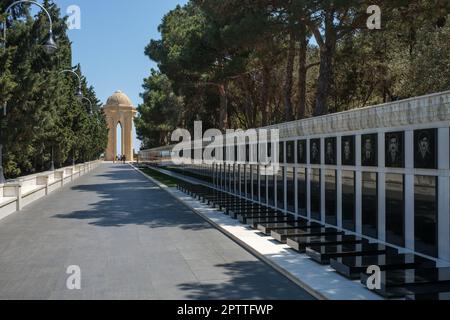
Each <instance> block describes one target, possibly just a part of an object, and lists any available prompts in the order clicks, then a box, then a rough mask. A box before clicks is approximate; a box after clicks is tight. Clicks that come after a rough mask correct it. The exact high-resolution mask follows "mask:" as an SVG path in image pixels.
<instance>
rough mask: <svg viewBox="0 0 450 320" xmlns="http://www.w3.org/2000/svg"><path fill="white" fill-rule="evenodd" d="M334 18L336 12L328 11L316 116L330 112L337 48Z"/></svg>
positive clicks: (321, 54)
mask: <svg viewBox="0 0 450 320" xmlns="http://www.w3.org/2000/svg"><path fill="white" fill-rule="evenodd" d="M333 19H334V13H333V12H328V13H327V14H326V18H325V43H324V44H323V45H322V47H321V48H320V71H319V80H318V83H317V94H316V108H315V110H314V116H321V115H325V114H327V113H328V96H329V91H330V85H331V79H332V72H333V56H334V52H335V48H336V30H335V28H334V25H333V23H334V22H333Z"/></svg>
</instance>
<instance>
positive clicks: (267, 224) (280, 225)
mask: <svg viewBox="0 0 450 320" xmlns="http://www.w3.org/2000/svg"><path fill="white" fill-rule="evenodd" d="M305 226H317V227H323V225H321V224H320V223H317V222H308V220H306V219H296V220H293V221H287V222H284V221H283V222H277V221H261V222H260V223H259V225H258V230H259V231H261V232H262V233H265V234H267V235H270V232H271V231H272V230H280V229H296V228H301V227H305Z"/></svg>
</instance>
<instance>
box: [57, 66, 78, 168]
mask: <svg viewBox="0 0 450 320" xmlns="http://www.w3.org/2000/svg"><path fill="white" fill-rule="evenodd" d="M59 73H60V74H63V73H71V74H73V75H75V76H76V77H77V79H78V90H77V93H76V94H75V96H76V97H77V99H78V101H79V102H81V101H83V98H84V97H83V91H82V90H81V77H80V75H79V74H78V73H76V72H75V71H73V70H70V69H66V70H62V71H60V72H59ZM72 166H73V167H75V147H74V148H73V151H72Z"/></svg>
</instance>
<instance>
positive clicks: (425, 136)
mask: <svg viewBox="0 0 450 320" xmlns="http://www.w3.org/2000/svg"><path fill="white" fill-rule="evenodd" d="M437 141H438V139H437V130H436V129H426V130H416V131H414V167H415V168H417V169H437V159H438V157H437V152H438V151H437Z"/></svg>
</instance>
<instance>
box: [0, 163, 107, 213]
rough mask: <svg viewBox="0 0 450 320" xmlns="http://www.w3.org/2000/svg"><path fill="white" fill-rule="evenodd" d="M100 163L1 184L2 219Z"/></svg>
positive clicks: (0, 205)
mask: <svg viewBox="0 0 450 320" xmlns="http://www.w3.org/2000/svg"><path fill="white" fill-rule="evenodd" d="M100 163H102V161H100V160H96V161H91V162H86V163H82V164H77V165H75V166H70V167H65V168H61V169H58V170H55V171H47V172H42V173H37V174H33V175H29V176H25V177H21V178H18V179H15V180H10V181H8V182H6V183H5V184H0V220H1V219H3V218H5V217H7V216H8V215H10V214H12V213H14V212H16V211H20V210H22V208H23V207H24V206H27V205H29V204H30V203H32V202H34V201H36V200H38V199H40V198H42V197H45V196H46V195H48V194H50V193H51V192H53V191H55V190H56V189H59V188H61V187H62V186H64V185H65V184H67V183H69V182H72V181H73V180H75V179H76V178H79V177H80V176H82V175H84V174H85V173H87V172H90V171H92V170H93V169H95V168H96V167H98V165H100Z"/></svg>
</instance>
